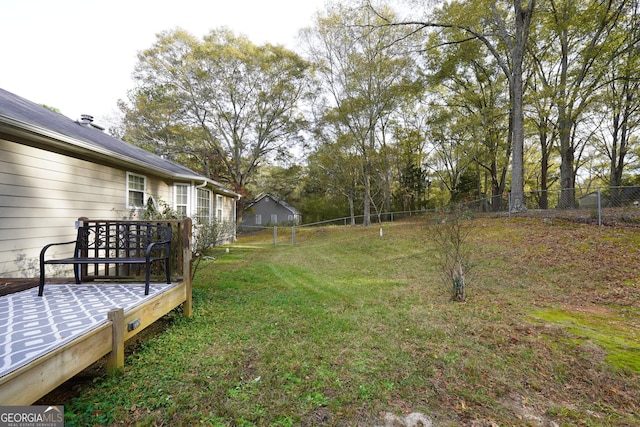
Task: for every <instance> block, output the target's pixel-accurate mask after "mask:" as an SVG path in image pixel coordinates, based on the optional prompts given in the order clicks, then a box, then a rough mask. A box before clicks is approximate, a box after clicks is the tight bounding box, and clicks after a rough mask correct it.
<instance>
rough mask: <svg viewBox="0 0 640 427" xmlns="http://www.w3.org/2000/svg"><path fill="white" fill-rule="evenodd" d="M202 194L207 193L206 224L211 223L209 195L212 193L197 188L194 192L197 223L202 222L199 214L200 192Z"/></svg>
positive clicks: (205, 189)
mask: <svg viewBox="0 0 640 427" xmlns="http://www.w3.org/2000/svg"><path fill="white" fill-rule="evenodd" d="M201 191H202V192H203V193H205V192H206V193H207V194H208V195H209V197H208V206H207V218H206V219H207V224H210V223H211V219H212V218H211V214H212V212H211V211H212V206H211V194H212V193H213V192H212V191H211V190H209V189H207V188H198V190H197V191H196V219H197V220H198V222H201V221H202V219H203V218H202V216H201V214H200V212H201V205H200V192H201Z"/></svg>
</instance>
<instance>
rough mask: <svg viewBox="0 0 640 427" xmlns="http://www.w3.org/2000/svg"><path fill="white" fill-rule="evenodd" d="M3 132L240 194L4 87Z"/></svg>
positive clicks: (0, 124) (1, 97)
mask: <svg viewBox="0 0 640 427" xmlns="http://www.w3.org/2000/svg"><path fill="white" fill-rule="evenodd" d="M3 134H6V135H11V136H14V137H19V138H20V141H21V142H22V143H26V144H34V145H36V146H39V147H41V148H45V149H54V150H62V151H65V152H69V153H71V154H74V155H76V156H79V157H81V158H83V159H86V160H90V159H91V160H93V161H98V162H100V161H105V160H108V161H110V162H112V163H117V164H123V165H126V166H127V167H129V168H131V169H132V170H144V171H149V172H151V173H154V174H157V175H159V176H164V177H170V178H172V179H174V180H196V181H207V182H208V183H209V184H211V185H213V186H215V187H217V188H218V189H219V190H221V191H222V192H224V193H226V194H228V195H230V196H233V197H239V194H237V193H235V192H233V191H231V190H229V189H227V188H225V187H224V186H223V185H222V184H221V183H219V182H217V181H215V180H212V179H209V178H206V177H204V176H202V175H200V174H198V173H196V172H194V171H192V170H191V169H189V168H187V167H186V166H183V165H180V164H178V163H175V162H172V161H170V160H167V159H164V158H162V157H160V156H158V155H156V154H154V153H152V152H150V151H147V150H145V149H143V148H140V147H136V146H135V145H131V144H129V143H127V142H124V141H121V140H120V139H118V138H114V137H113V136H111V135H109V134H107V133H105V132H103V131H102V130H101V129H100V128H99V127H97V126H95V125H92V124H90V123H82V122H79V121H75V120H72V119H70V118H68V117H66V116H65V115H63V114H60V113H56V112H54V111H51V110H49V109H48V108H45V107H43V106H41V105H38V104H36V103H34V102H31V101H29V100H27V99H24V98H22V97H20V96H18V95H15V94H13V93H11V92H8V91H6V90H4V89H0V136H2V135H3Z"/></svg>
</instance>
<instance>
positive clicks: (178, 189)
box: [173, 184, 189, 218]
mask: <svg viewBox="0 0 640 427" xmlns="http://www.w3.org/2000/svg"><path fill="white" fill-rule="evenodd" d="M173 189H174V192H173V193H174V206H175V208H176V213H177V214H178V217H180V218H186V217H187V216H189V185H187V184H176V185H174V187H173Z"/></svg>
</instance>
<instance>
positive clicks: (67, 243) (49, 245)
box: [40, 240, 76, 262]
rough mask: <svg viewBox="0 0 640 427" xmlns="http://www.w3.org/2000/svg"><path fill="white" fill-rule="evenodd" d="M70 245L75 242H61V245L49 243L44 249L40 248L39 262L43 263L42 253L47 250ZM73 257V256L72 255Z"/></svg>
mask: <svg viewBox="0 0 640 427" xmlns="http://www.w3.org/2000/svg"><path fill="white" fill-rule="evenodd" d="M72 243H76V241H75V240H72V241H70V242H61V243H49V244H48V245H46V246H45V247H44V248H42V250H41V251H40V261H41V262H44V253H45V252H46V251H47V249H49V248H50V247H51V246H60V245H70V244H72ZM74 256H75V254H74Z"/></svg>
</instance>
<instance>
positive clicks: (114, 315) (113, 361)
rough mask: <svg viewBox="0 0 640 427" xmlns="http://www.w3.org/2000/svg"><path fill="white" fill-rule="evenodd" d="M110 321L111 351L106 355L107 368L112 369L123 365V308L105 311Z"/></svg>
mask: <svg viewBox="0 0 640 427" xmlns="http://www.w3.org/2000/svg"><path fill="white" fill-rule="evenodd" d="M107 318H108V319H109V320H110V321H111V331H112V333H111V337H112V341H113V343H112V345H111V352H110V353H109V354H108V355H107V370H109V371H113V370H115V369H119V368H122V367H123V366H124V334H125V327H126V326H125V324H124V309H122V308H116V309H113V310H111V311H110V312H109V313H107Z"/></svg>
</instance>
